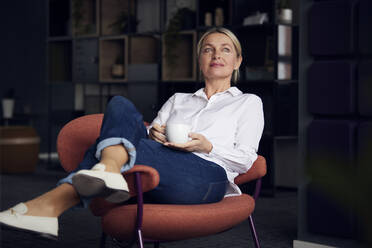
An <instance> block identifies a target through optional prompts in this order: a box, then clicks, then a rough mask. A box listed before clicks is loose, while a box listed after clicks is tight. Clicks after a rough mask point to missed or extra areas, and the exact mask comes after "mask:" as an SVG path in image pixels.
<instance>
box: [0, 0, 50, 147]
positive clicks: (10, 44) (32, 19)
mask: <svg viewBox="0 0 372 248" xmlns="http://www.w3.org/2000/svg"><path fill="white" fill-rule="evenodd" d="M45 6H46V5H45V1H44V0H34V1H29V0H20V1H2V3H1V8H0V16H1V21H0V23H1V39H0V40H1V41H0V42H1V46H0V47H1V59H0V72H1V73H0V75H1V77H0V80H1V84H0V98H3V97H4V95H5V94H6V93H7V92H8V91H9V89H14V90H15V98H16V103H15V116H16V118H15V119H16V120H14V124H28V125H29V124H31V125H33V126H34V127H35V128H36V130H37V132H38V133H39V135H40V136H41V142H42V146H41V149H42V151H45V150H46V149H47V135H46V134H47V133H46V130H47V112H48V108H47V106H48V104H47V86H46V80H45V77H46V75H45V68H46V7H45ZM0 112H1V117H2V109H0ZM0 119H1V118H0Z"/></svg>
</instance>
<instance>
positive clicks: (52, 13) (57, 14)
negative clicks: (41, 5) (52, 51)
mask: <svg viewBox="0 0 372 248" xmlns="http://www.w3.org/2000/svg"><path fill="white" fill-rule="evenodd" d="M48 7H49V37H58V36H69V35H71V21H70V20H71V19H70V1H65V0H49V6H48Z"/></svg>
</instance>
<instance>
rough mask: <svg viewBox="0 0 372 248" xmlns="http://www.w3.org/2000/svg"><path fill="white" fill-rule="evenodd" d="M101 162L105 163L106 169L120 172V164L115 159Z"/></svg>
mask: <svg viewBox="0 0 372 248" xmlns="http://www.w3.org/2000/svg"><path fill="white" fill-rule="evenodd" d="M101 163H102V164H104V165H105V171H107V172H113V173H120V168H119V165H117V164H116V162H115V161H113V160H107V159H106V160H105V161H101Z"/></svg>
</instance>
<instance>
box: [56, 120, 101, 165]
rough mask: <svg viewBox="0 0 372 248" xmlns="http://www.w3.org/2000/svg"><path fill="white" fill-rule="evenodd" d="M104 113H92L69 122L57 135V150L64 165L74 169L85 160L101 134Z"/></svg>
mask: <svg viewBox="0 0 372 248" xmlns="http://www.w3.org/2000/svg"><path fill="white" fill-rule="evenodd" d="M102 120H103V114H91V115H85V116H82V117H79V118H76V119H74V120H72V121H70V122H69V123H67V124H66V125H65V126H64V127H63V128H62V129H61V131H60V132H59V134H58V137H57V151H58V156H59V161H60V163H61V165H62V167H63V168H64V169H65V170H66V171H67V172H71V171H73V170H74V169H75V168H76V167H77V166H78V164H79V163H80V162H81V161H82V160H83V158H84V154H85V152H86V150H88V148H89V147H90V146H91V145H92V144H94V142H95V141H96V139H97V138H98V136H99V132H100V129H101V125H102Z"/></svg>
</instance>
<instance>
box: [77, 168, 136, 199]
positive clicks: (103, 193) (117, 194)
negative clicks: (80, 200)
mask: <svg viewBox="0 0 372 248" xmlns="http://www.w3.org/2000/svg"><path fill="white" fill-rule="evenodd" d="M72 185H73V186H74V188H75V189H76V191H77V192H78V194H79V195H80V196H83V197H102V198H105V199H106V201H108V202H112V203H120V202H124V201H127V200H128V199H129V198H130V195H129V192H128V191H126V190H119V189H112V188H109V187H107V186H106V184H105V181H104V180H103V179H100V178H96V177H92V176H89V175H85V174H76V175H75V176H74V177H73V178H72Z"/></svg>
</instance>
